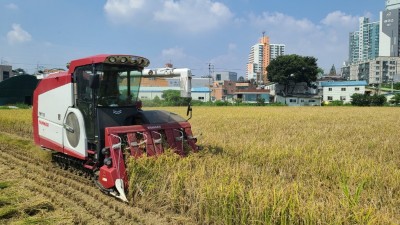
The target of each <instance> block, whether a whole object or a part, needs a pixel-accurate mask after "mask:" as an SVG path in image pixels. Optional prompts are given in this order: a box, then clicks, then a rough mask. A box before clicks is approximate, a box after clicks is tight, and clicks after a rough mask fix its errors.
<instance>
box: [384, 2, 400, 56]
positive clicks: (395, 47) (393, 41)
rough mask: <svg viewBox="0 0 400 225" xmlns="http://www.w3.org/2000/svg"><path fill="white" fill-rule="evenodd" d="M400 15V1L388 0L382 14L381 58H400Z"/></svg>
mask: <svg viewBox="0 0 400 225" xmlns="http://www.w3.org/2000/svg"><path fill="white" fill-rule="evenodd" d="M399 13H400V0H387V1H386V7H385V10H384V11H382V12H381V13H380V33H379V35H380V40H379V55H380V56H393V57H399V56H400V47H399V37H400V34H399V32H400V31H399V21H400V15H399Z"/></svg>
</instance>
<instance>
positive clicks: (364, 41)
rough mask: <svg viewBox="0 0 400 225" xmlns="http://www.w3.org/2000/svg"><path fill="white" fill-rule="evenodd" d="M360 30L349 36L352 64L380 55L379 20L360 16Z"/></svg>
mask: <svg viewBox="0 0 400 225" xmlns="http://www.w3.org/2000/svg"><path fill="white" fill-rule="evenodd" d="M359 22H360V23H359V30H358V31H355V32H351V33H350V36H349V62H350V64H353V63H358V62H364V61H367V60H370V59H374V58H376V57H378V56H379V22H372V23H371V22H369V18H366V17H360V19H359Z"/></svg>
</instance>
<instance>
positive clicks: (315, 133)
mask: <svg viewBox="0 0 400 225" xmlns="http://www.w3.org/2000/svg"><path fill="white" fill-rule="evenodd" d="M162 109H163V110H168V111H172V112H176V113H178V114H181V115H182V116H185V114H186V109H185V108H179V107H175V108H162ZM9 113H11V115H10V114H9ZM10 120H11V121H12V122H10ZM190 122H191V124H192V128H193V132H194V134H195V135H196V134H197V135H199V137H198V139H199V144H200V145H201V146H203V150H202V151H201V152H200V153H195V154H191V155H189V156H188V157H186V158H180V157H178V156H176V155H174V154H172V153H166V154H164V155H162V156H160V157H158V158H146V157H144V158H141V159H139V160H130V162H129V175H130V193H129V194H130V199H131V204H133V205H134V206H138V207H141V208H144V209H146V210H150V211H153V212H157V213H160V214H162V213H164V212H174V213H177V214H178V215H182V217H187V218H191V220H192V221H195V222H196V223H198V224H400V151H399V150H400V147H399V144H398V142H399V140H400V133H399V131H398V130H399V127H400V111H399V109H398V108H390V107H381V108H378V107H376V108H374V107H365V108H358V107H301V108H300V107H299V108H296V107H194V109H193V118H192V119H191V120H190ZM30 126H31V118H30V110H1V111H0V129H1V130H2V131H6V132H10V131H12V132H14V131H15V132H14V133H16V134H18V135H26V136H29V135H30V134H31V130H30V129H31V128H30Z"/></svg>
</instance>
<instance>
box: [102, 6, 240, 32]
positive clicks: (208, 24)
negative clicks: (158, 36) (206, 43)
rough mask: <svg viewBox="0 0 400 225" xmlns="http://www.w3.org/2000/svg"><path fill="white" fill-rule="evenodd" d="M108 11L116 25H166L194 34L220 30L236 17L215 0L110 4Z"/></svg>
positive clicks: (107, 13) (105, 7)
mask: <svg viewBox="0 0 400 225" xmlns="http://www.w3.org/2000/svg"><path fill="white" fill-rule="evenodd" d="M104 10H105V13H106V15H107V17H108V18H109V19H110V20H111V21H113V22H115V23H121V24H133V25H140V26H150V25H154V26H158V27H159V26H160V25H162V26H164V27H167V28H169V29H173V30H180V31H185V32H191V33H199V32H204V31H209V30H212V29H216V28H218V27H220V26H221V25H223V24H225V23H227V22H229V21H230V19H231V18H232V17H233V14H232V12H231V11H230V9H229V8H228V7H227V6H226V5H224V4H222V3H220V2H215V1H212V0H185V1H174V0H152V1H145V0H107V2H106V4H105V6H104ZM139 22H140V23H139Z"/></svg>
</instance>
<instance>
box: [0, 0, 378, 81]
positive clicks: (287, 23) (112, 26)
mask: <svg viewBox="0 0 400 225" xmlns="http://www.w3.org/2000/svg"><path fill="white" fill-rule="evenodd" d="M384 7H385V1H384V0H335V1H327V0H303V1H299V0H180V1H179V0H83V1H82V0H68V1H65V0H63V1H61V0H1V1H0V10H1V13H0V58H1V60H2V61H3V62H8V63H9V64H11V65H13V68H23V69H25V70H27V71H29V72H34V71H35V69H36V68H37V65H40V66H44V67H46V68H54V67H61V68H65V64H66V63H67V62H69V61H70V60H72V59H76V58H81V57H85V56H90V55H95V54H100V53H121V54H134V55H141V56H145V57H147V58H149V59H150V62H151V64H150V67H151V68H158V67H163V66H164V64H165V63H167V62H171V63H173V64H174V66H175V67H180V68H182V67H185V68H190V69H192V72H193V73H194V74H195V75H196V76H202V75H207V74H208V64H209V63H212V64H213V65H214V69H215V71H234V72H237V73H238V75H239V76H245V73H246V71H245V69H246V63H247V60H248V54H249V51H250V47H251V46H252V45H254V44H256V43H257V42H258V40H259V38H260V37H261V36H262V32H263V31H265V34H266V35H268V36H269V37H270V41H271V43H275V44H285V45H286V53H287V54H298V55H303V56H314V57H316V58H317V59H318V65H319V66H320V67H321V68H323V69H324V70H325V72H329V69H330V68H331V66H332V65H333V64H335V67H336V70H337V71H340V67H341V65H342V63H343V61H344V60H347V58H348V34H349V32H351V31H355V30H357V29H358V28H357V27H358V18H359V17H360V16H367V17H370V18H371V21H378V20H379V12H380V11H382V10H383V9H384Z"/></svg>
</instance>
